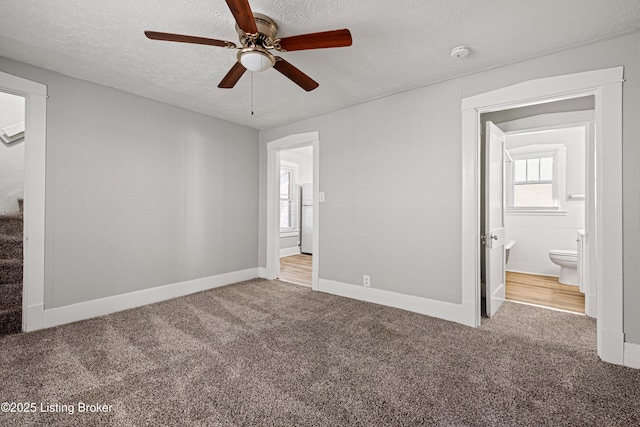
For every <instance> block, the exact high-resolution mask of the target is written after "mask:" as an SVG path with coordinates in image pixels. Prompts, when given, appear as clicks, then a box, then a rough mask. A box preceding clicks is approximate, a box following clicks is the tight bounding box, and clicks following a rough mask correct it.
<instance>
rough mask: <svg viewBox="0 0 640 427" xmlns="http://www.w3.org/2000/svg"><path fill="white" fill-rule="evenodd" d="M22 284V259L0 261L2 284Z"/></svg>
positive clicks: (0, 281)
mask: <svg viewBox="0 0 640 427" xmlns="http://www.w3.org/2000/svg"><path fill="white" fill-rule="evenodd" d="M12 283H22V259H0V284H12Z"/></svg>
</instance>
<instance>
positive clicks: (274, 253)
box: [264, 132, 320, 291]
mask: <svg viewBox="0 0 640 427" xmlns="http://www.w3.org/2000/svg"><path fill="white" fill-rule="evenodd" d="M308 145H310V146H312V147H313V199H314V200H319V193H320V167H319V166H320V153H319V149H320V140H319V134H318V132H307V133H300V134H293V135H289V136H286V137H284V138H280V139H277V140H275V141H271V142H269V143H267V236H266V242H267V248H266V249H267V264H266V269H265V270H266V271H265V274H264V277H265V278H266V279H270V280H273V279H275V278H276V277H277V274H278V272H279V270H280V244H279V236H280V226H279V224H280V209H279V205H278V203H277V199H278V196H279V194H278V191H277V189H278V188H279V187H280V186H279V180H280V172H279V171H280V168H279V164H280V150H283V149H288V148H296V147H303V146H308ZM319 213H320V208H319V204H318V203H314V205H313V252H312V253H313V259H312V266H311V270H312V271H311V289H313V290H314V291H318V290H320V288H319V280H318V266H319V265H320V264H319V263H320V251H319V247H320V243H319V240H320V239H319V234H320V215H319Z"/></svg>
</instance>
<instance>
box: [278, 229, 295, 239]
mask: <svg viewBox="0 0 640 427" xmlns="http://www.w3.org/2000/svg"><path fill="white" fill-rule="evenodd" d="M299 234H300V230H293V231H287V232H286V233H280V238H283V237H294V236H297V235H299Z"/></svg>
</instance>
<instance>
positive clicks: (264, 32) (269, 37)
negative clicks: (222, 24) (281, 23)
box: [236, 13, 278, 48]
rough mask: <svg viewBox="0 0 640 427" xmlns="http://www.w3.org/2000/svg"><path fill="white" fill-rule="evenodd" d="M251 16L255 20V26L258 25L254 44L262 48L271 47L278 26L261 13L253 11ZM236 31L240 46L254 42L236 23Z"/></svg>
mask: <svg viewBox="0 0 640 427" xmlns="http://www.w3.org/2000/svg"><path fill="white" fill-rule="evenodd" d="M253 18H254V21H255V22H256V26H257V27H258V37H257V39H256V40H255V44H256V45H259V46H261V47H264V48H271V47H273V44H274V41H275V40H276V35H277V34H278V26H277V25H276V23H275V22H274V21H273V19H271V18H269V17H268V16H267V15H263V14H261V13H254V14H253ZM236 32H237V33H238V36H239V37H240V43H241V44H242V46H251V44H252V43H254V42H253V41H252V40H251V37H250V36H249V35H248V34H247V33H245V32H244V31H242V29H240V27H239V26H238V24H236Z"/></svg>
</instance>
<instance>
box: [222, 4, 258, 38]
mask: <svg viewBox="0 0 640 427" xmlns="http://www.w3.org/2000/svg"><path fill="white" fill-rule="evenodd" d="M227 6H229V9H231V13H232V14H233V17H234V18H235V19H236V22H237V23H238V27H240V29H241V30H242V31H244V32H245V33H247V34H255V33H257V32H258V27H257V26H256V21H255V20H254V19H253V12H251V6H249V0H227Z"/></svg>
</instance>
